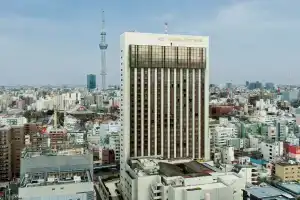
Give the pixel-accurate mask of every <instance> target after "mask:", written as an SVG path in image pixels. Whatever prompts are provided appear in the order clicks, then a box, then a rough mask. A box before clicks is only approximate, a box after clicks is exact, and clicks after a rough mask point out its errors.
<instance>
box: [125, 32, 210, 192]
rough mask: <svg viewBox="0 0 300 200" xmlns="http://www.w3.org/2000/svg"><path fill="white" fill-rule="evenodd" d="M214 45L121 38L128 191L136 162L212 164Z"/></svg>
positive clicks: (187, 39) (188, 39) (198, 40)
mask: <svg viewBox="0 0 300 200" xmlns="http://www.w3.org/2000/svg"><path fill="white" fill-rule="evenodd" d="M208 44H209V39H208V37H202V36H184V35H165V34H150V33H137V32H127V33H124V34H123V35H121V49H120V51H121V63H120V64H121V90H122V100H121V122H122V123H121V144H122V146H121V158H120V160H121V186H122V187H124V185H125V183H123V184H122V182H123V181H124V180H123V178H122V176H124V173H126V172H125V170H126V169H125V168H126V163H127V161H128V159H129V158H131V157H149V156H153V157H162V158H166V159H174V158H176V159H179V158H204V159H210V148H209V138H208V103H209V93H208V91H209V61H208V58H209V55H208V52H209V51H208ZM122 180H123V181H122Z"/></svg>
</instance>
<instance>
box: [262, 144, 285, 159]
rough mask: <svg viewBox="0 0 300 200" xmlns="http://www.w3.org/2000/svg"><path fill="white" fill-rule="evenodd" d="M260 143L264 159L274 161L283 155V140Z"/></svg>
mask: <svg viewBox="0 0 300 200" xmlns="http://www.w3.org/2000/svg"><path fill="white" fill-rule="evenodd" d="M260 145H261V153H262V155H263V159H264V160H266V161H274V160H275V159H277V158H279V157H281V156H283V142H273V143H267V142H262V143H261V144H260Z"/></svg>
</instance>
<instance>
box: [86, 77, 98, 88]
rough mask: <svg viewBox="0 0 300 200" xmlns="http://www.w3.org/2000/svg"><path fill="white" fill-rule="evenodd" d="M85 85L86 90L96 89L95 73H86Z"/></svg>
mask: <svg viewBox="0 0 300 200" xmlns="http://www.w3.org/2000/svg"><path fill="white" fill-rule="evenodd" d="M86 79H87V83H86V87H87V89H88V90H94V89H96V75H95V74H88V75H87V77H86Z"/></svg>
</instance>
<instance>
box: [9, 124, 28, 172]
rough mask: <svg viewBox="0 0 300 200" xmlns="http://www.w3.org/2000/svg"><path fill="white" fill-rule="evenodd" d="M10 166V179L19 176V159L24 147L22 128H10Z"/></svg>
mask: <svg viewBox="0 0 300 200" xmlns="http://www.w3.org/2000/svg"><path fill="white" fill-rule="evenodd" d="M11 130H12V131H11V133H12V134H11V166H12V177H14V178H19V176H20V157H21V152H22V150H23V148H24V146H25V136H24V126H12V127H11Z"/></svg>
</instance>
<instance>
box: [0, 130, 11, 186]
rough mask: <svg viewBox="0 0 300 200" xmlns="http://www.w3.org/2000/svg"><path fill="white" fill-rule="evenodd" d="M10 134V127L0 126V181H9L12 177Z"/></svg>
mask: <svg viewBox="0 0 300 200" xmlns="http://www.w3.org/2000/svg"><path fill="white" fill-rule="evenodd" d="M11 135H12V129H11V127H9V126H2V127H0V181H9V180H11V178H12V173H11V172H12V169H11Z"/></svg>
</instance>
